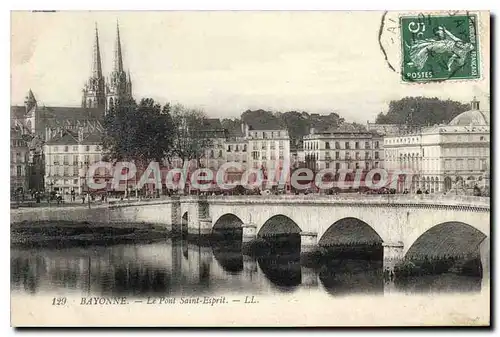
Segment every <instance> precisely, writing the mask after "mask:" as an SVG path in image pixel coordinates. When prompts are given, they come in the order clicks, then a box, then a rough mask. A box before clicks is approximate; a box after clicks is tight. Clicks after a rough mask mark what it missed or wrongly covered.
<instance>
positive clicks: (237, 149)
mask: <svg viewBox="0 0 500 337" xmlns="http://www.w3.org/2000/svg"><path fill="white" fill-rule="evenodd" d="M239 150H240V147H239V146H238V145H237V144H236V150H235V151H236V152H238V151H239Z"/></svg>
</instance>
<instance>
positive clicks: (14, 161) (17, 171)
mask: <svg viewBox="0 0 500 337" xmlns="http://www.w3.org/2000/svg"><path fill="white" fill-rule="evenodd" d="M10 136H11V137H10V190H11V191H10V192H11V196H14V195H15V194H16V193H25V192H27V191H28V189H29V187H28V186H29V173H30V170H29V165H28V159H29V147H28V143H27V141H26V140H25V139H24V138H23V132H22V130H21V129H20V128H19V127H13V128H11V129H10Z"/></svg>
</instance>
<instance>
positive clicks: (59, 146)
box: [44, 128, 103, 195]
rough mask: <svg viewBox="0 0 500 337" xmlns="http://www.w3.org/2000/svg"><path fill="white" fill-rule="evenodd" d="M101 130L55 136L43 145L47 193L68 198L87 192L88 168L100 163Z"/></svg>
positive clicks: (64, 132) (79, 131) (66, 132)
mask: <svg viewBox="0 0 500 337" xmlns="http://www.w3.org/2000/svg"><path fill="white" fill-rule="evenodd" d="M101 132H102V130H91V129H89V128H80V129H79V130H78V132H72V131H61V132H60V133H57V134H53V135H52V138H51V139H49V140H48V141H47V142H46V143H45V145H44V153H45V173H46V175H45V190H46V191H55V192H59V193H61V194H63V195H69V194H70V193H71V192H72V191H74V192H75V193H76V194H81V193H83V192H85V189H86V186H87V182H86V174H87V171H88V169H89V167H90V166H91V165H92V164H93V163H96V162H99V161H101V159H102V156H103V152H102V147H101V137H100V135H101Z"/></svg>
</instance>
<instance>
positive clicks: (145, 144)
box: [102, 98, 174, 168]
mask: <svg viewBox="0 0 500 337" xmlns="http://www.w3.org/2000/svg"><path fill="white" fill-rule="evenodd" d="M173 128H174V126H173V122H172V117H171V116H170V105H169V104H166V105H165V106H164V107H163V108H162V107H161V106H160V104H158V103H156V102H155V101H154V100H153V99H151V98H144V99H142V100H141V101H140V103H139V104H137V103H136V102H135V101H134V100H127V101H121V102H117V104H116V105H115V106H114V107H113V108H112V109H111V111H110V112H109V113H108V114H107V115H106V117H105V119H104V137H103V142H102V143H103V144H102V145H103V148H104V150H105V152H106V153H107V156H108V157H109V159H110V160H111V161H134V163H135V165H136V166H139V167H142V168H145V167H147V165H149V162H150V161H162V160H163V159H164V158H165V157H166V156H167V154H168V153H170V152H171V149H172V144H173V137H172V134H173Z"/></svg>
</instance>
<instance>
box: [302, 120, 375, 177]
mask: <svg viewBox="0 0 500 337" xmlns="http://www.w3.org/2000/svg"><path fill="white" fill-rule="evenodd" d="M382 144H383V137H382V136H381V135H379V134H378V133H376V132H369V131H366V130H362V129H359V128H356V127H354V126H352V125H350V124H343V125H341V126H340V127H339V128H336V129H333V130H329V131H324V132H316V131H315V130H314V129H311V131H310V133H309V134H308V135H307V136H305V137H304V157H305V158H304V160H305V166H306V167H307V168H310V169H312V170H316V171H317V170H322V169H327V168H329V169H335V170H337V171H338V170H340V169H342V170H349V169H350V170H357V169H363V170H369V169H372V168H383V167H384V151H383V148H382Z"/></svg>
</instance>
